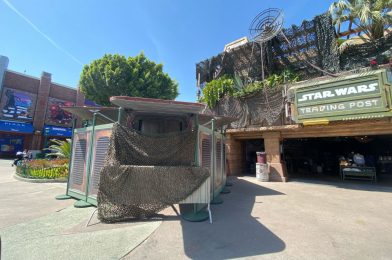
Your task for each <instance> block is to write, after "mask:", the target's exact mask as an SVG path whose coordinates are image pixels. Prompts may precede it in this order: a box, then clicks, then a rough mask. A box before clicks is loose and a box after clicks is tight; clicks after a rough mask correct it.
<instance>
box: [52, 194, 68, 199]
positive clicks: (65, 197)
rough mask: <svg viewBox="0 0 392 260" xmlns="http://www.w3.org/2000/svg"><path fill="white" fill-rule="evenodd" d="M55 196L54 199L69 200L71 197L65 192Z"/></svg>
mask: <svg viewBox="0 0 392 260" xmlns="http://www.w3.org/2000/svg"><path fill="white" fill-rule="evenodd" d="M55 198H56V200H69V199H72V197H71V196H69V195H67V194H62V195H58V196H56V197H55Z"/></svg>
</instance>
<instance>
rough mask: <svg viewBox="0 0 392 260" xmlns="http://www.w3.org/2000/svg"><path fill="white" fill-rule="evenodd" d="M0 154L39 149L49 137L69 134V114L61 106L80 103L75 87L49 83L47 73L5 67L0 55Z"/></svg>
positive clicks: (78, 92)
mask: <svg viewBox="0 0 392 260" xmlns="http://www.w3.org/2000/svg"><path fill="white" fill-rule="evenodd" d="M0 83H1V84H0V156H2V157H8V156H14V155H15V153H16V152H17V151H21V150H24V149H28V150H40V149H42V148H43V147H44V146H46V145H47V142H48V140H49V139H52V138H57V139H63V138H69V137H71V136H72V130H71V128H72V115H71V114H70V113H68V112H66V111H64V110H62V109H61V107H63V106H83V105H84V102H85V99H84V95H83V94H82V93H81V92H80V91H79V90H78V89H76V88H72V87H69V86H64V85H61V84H58V83H54V82H52V77H51V74H50V73H47V72H42V75H41V77H40V78H36V77H32V76H29V75H25V74H22V73H18V72H14V71H11V70H8V58H7V57H5V56H0Z"/></svg>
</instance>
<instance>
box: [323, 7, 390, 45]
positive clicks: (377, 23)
mask: <svg viewBox="0 0 392 260" xmlns="http://www.w3.org/2000/svg"><path fill="white" fill-rule="evenodd" d="M391 10H392V0H339V1H336V2H334V3H332V4H331V6H330V7H329V13H330V14H331V15H332V19H333V23H334V24H335V25H337V26H339V27H340V25H341V24H342V23H343V22H346V21H349V23H350V25H349V28H351V24H354V25H355V26H357V27H359V28H360V29H362V30H363V32H364V33H365V34H367V35H368V36H369V39H370V40H377V39H379V38H381V37H383V36H384V30H385V29H386V28H387V27H388V26H390V25H391V21H392V19H391V18H392V11H391Z"/></svg>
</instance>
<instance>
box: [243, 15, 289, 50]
mask: <svg viewBox="0 0 392 260" xmlns="http://www.w3.org/2000/svg"><path fill="white" fill-rule="evenodd" d="M283 22H284V21H283V11H282V10H280V9H277V8H268V9H266V10H264V11H262V12H261V13H259V14H258V15H257V16H256V17H255V18H254V19H253V21H252V23H251V24H250V27H249V34H250V39H251V40H252V41H255V42H259V43H263V42H266V41H269V40H271V39H272V38H274V37H275V36H276V35H277V34H278V33H279V32H280V31H281V30H282V27H283Z"/></svg>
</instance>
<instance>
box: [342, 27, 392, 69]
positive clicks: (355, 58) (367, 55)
mask: <svg viewBox="0 0 392 260" xmlns="http://www.w3.org/2000/svg"><path fill="white" fill-rule="evenodd" d="M391 56H392V33H390V34H388V35H387V36H386V37H383V38H380V39H378V40H376V41H374V42H366V43H363V44H358V45H349V46H348V47H347V48H346V49H345V50H344V51H343V53H342V54H341V55H340V64H341V68H342V69H343V70H350V69H358V68H363V67H368V66H369V65H370V61H371V60H373V59H376V60H377V62H378V64H385V63H388V62H389V58H390V57H391Z"/></svg>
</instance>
